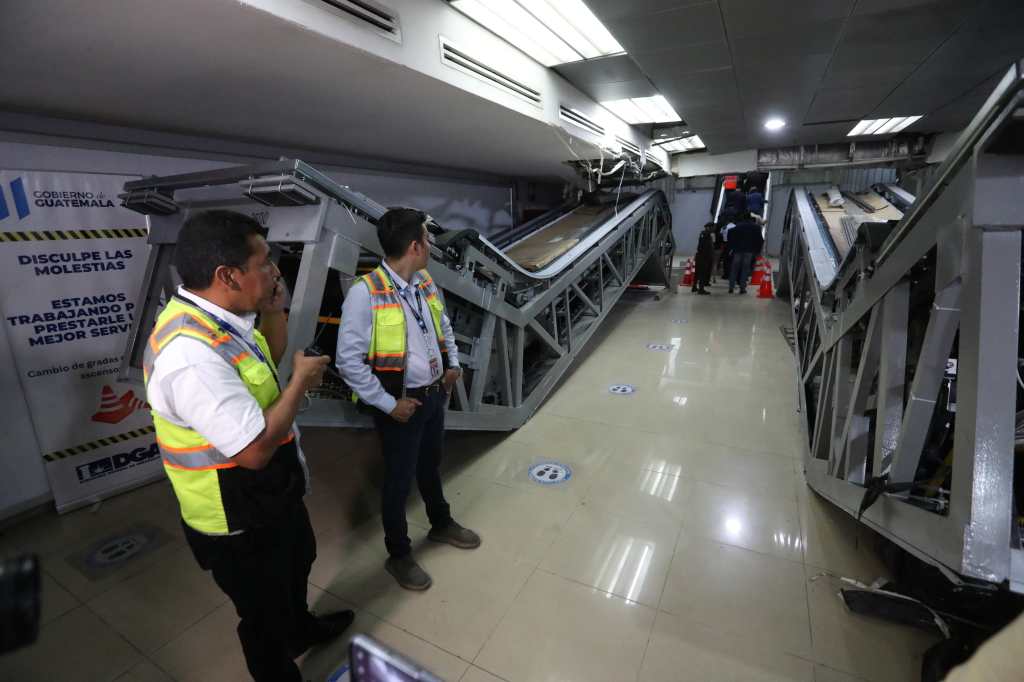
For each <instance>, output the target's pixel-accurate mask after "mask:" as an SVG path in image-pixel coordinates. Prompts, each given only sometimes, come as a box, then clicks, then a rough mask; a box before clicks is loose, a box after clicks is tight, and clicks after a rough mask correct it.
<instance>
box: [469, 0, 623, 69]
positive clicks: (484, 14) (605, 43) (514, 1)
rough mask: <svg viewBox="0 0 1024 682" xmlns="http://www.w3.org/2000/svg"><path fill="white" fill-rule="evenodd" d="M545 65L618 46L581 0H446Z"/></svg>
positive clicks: (597, 54)
mask: <svg viewBox="0 0 1024 682" xmlns="http://www.w3.org/2000/svg"><path fill="white" fill-rule="evenodd" d="M450 1H451V5H452V7H454V8H455V9H457V10H458V11H460V12H462V13H463V14H465V15H466V16H468V17H470V18H471V19H473V20H474V21H476V22H477V23H478V24H480V25H481V26H483V27H484V28H487V29H489V30H490V31H491V32H492V33H495V34H497V35H498V36H499V37H500V38H504V39H505V41H506V42H508V43H510V44H512V45H514V46H515V47H517V48H519V49H520V50H522V51H523V52H525V53H526V54H528V55H530V56H531V57H533V58H534V59H536V60H537V61H538V62H540V63H541V64H543V65H544V66H555V65H556V64H566V63H568V62H578V61H580V60H582V59H592V58H594V57H603V56H605V55H610V54H618V53H621V52H623V49H622V46H621V45H619V43H618V42H616V40H615V38H614V37H612V34H611V33H609V32H608V29H607V28H605V27H604V25H603V24H602V23H601V22H600V20H598V18H597V17H595V16H594V13H593V12H591V11H590V10H589V9H587V6H586V5H585V4H583V2H582V0H557V1H556V0H450Z"/></svg>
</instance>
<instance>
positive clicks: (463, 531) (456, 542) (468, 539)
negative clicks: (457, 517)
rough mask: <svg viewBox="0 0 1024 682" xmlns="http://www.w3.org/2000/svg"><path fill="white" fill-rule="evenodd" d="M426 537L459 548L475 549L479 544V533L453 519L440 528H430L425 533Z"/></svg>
mask: <svg viewBox="0 0 1024 682" xmlns="http://www.w3.org/2000/svg"><path fill="white" fill-rule="evenodd" d="M427 539H428V540H431V541H433V542H444V543H447V544H449V545H451V546H452V547H458V548H459V549H476V548H477V547H479V546H480V536H479V535H477V534H476V533H474V532H473V531H471V530H470V529H468V528H463V527H462V526H460V525H459V524H457V523H455V522H454V521H452V522H450V523H449V524H448V525H447V526H445V527H444V528H441V529H434V528H432V529H431V530H430V532H429V533H427Z"/></svg>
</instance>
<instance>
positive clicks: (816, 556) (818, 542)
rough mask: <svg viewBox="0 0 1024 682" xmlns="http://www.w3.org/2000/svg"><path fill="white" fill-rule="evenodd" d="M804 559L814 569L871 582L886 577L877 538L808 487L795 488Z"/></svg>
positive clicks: (886, 570) (887, 571) (872, 532)
mask: <svg viewBox="0 0 1024 682" xmlns="http://www.w3.org/2000/svg"><path fill="white" fill-rule="evenodd" d="M798 500H799V504H800V524H801V528H802V530H803V535H804V560H805V561H806V562H807V564H808V565H812V566H815V567H817V569H808V570H809V572H811V573H812V574H813V573H814V572H816V571H817V570H821V571H831V572H833V573H836V574H837V575H843V576H847V577H850V578H855V579H857V580H860V581H862V582H866V583H872V582H874V581H875V580H876V579H877V578H880V577H884V576H888V575H889V573H890V572H889V569H888V568H886V566H885V564H884V562H883V561H882V559H881V556H880V554H879V552H878V545H877V543H878V536H877V535H876V534H875V532H874V531H873V530H871V529H870V528H868V527H866V526H864V525H863V524H860V523H858V522H857V520H856V519H855V518H853V517H852V516H850V515H849V514H847V513H846V512H845V511H842V510H841V509H839V508H838V507H836V506H835V505H833V504H832V503H831V502H829V501H828V500H826V499H825V498H822V497H819V496H818V495H817V494H816V493H814V492H813V491H812V490H810V489H809V488H806V487H805V488H802V489H798Z"/></svg>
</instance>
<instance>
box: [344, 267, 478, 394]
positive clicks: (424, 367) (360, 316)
mask: <svg viewBox="0 0 1024 682" xmlns="http://www.w3.org/2000/svg"><path fill="white" fill-rule="evenodd" d="M384 268H385V269H386V270H387V273H388V276H389V277H391V282H392V284H394V285H395V289H396V290H397V292H398V296H399V298H401V299H402V301H403V304H402V311H403V312H404V313H405V339H406V344H405V347H406V362H405V386H406V388H419V387H421V386H429V385H430V384H432V383H434V382H435V381H437V380H438V379H440V378H441V375H442V374H444V360H443V358H442V357H441V351H440V349H439V347H438V344H437V334H436V332H435V331H434V322H433V320H432V319H431V315H430V306H429V305H428V304H427V299H426V296H424V295H423V294H422V293H421V294H420V296H419V297H417V296H416V295H415V292H416V291H417V287H416V285H417V284H419V283H420V281H421V280H422V277H421V276H420V274H419V273H416V274H414V275H413V282H412V284H410V283H409V282H406V281H405V280H404V279H402V278H401V277H399V276H398V275H397V274H396V273H395V271H394V270H392V269H391V268H390V267H389V266H388V265H387V264H386V263H385V264H384ZM417 299H418V301H417ZM417 305H418V306H419V307H418V312H419V314H420V315H421V317H422V319H423V321H424V322H425V323H426V326H427V331H428V333H427V334H423V333H421V331H420V325H419V322H417V321H416V317H415V315H414V313H413V312H412V311H413V308H416V306H417ZM372 330H373V310H372V309H371V307H370V289H369V288H368V287H367V286H366V284H365V282H362V281H360V282H357V283H356V284H355V286H353V287H352V288H351V289H349V291H348V293H347V294H346V295H345V302H344V303H343V304H342V306H341V329H340V330H339V331H338V348H337V351H336V354H335V362H336V364H337V366H338V371H339V372H341V375H342V377H344V378H345V383H347V384H348V385H349V387H350V388H351V389H352V390H353V391H355V392H356V394H357V395H358V396H359V399H360V400H362V401H363V402H365V403H368V404H370V405H373V406H374V407H376V408H377V409H378V410H380V411H382V412H383V413H384V414H390V413H391V411H392V410H394V409H395V405H396V404H397V402H398V401H397V400H396V399H395V398H394V396H392V395H391V394H389V393H388V392H387V391H385V390H384V387H383V386H382V385H381V383H380V379H378V378H377V377H376V376H374V374H373V371H372V370H371V369H370V366H369V365H368V364H366V356H367V354H368V353H369V352H370V332H371V331H372ZM441 332H442V333H443V334H444V345H445V348H447V349H448V362H449V364H450V365H451V366H452V367H458V366H459V347H458V345H457V344H456V343H455V332H454V331H452V324H451V321H450V320H449V319H448V315H447V314H442V315H441ZM431 357H436V358H437V371H436V372H432V371H431V367H430V358H431Z"/></svg>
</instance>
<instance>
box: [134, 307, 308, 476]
mask: <svg viewBox="0 0 1024 682" xmlns="http://www.w3.org/2000/svg"><path fill="white" fill-rule="evenodd" d="M178 295H179V296H181V297H182V298H184V299H186V300H188V301H189V302H191V303H194V304H195V305H197V306H198V307H199V308H202V309H203V310H205V311H206V312H207V313H210V314H211V315H213V316H215V317H218V318H220V319H222V320H224V321H225V322H227V323H228V324H229V325H231V326H232V327H234V329H235V331H236V332H238V334H240V335H241V337H242V340H243V341H245V342H246V343H247V344H253V345H255V343H256V338H255V336H254V335H253V329H254V325H255V322H256V315H255V313H251V314H247V315H241V316H240V315H235V314H234V313H231V312H228V311H227V310H224V309H223V308H221V307H220V306H218V305H216V304H214V303H211V302H210V301H207V300H206V299H205V298H202V297H200V296H196V295H195V294H193V293H191V292H188V291H186V290H185V289H184V288H183V287H179V288H178ZM146 399H147V400H148V401H149V404H150V406H151V407H152V408H153V410H155V411H156V413H157V414H159V415H160V416H161V417H163V418H164V419H166V420H167V421H169V422H171V423H172V424H177V425H179V426H184V427H187V428H190V429H192V430H193V431H197V432H198V433H199V434H200V435H201V436H202V437H203V438H205V439H206V440H208V441H209V442H210V444H212V445H213V446H214V447H215V448H217V450H219V451H220V452H221V453H222V454H224V455H225V456H226V457H234V456H235V455H237V454H238V453H239V452H241V451H242V450H244V449H245V447H246V446H247V445H249V444H250V443H252V442H253V441H254V440H255V439H256V438H257V437H258V436H259V435H260V434H261V433H263V429H265V428H266V420H265V419H264V418H263V410H262V409H261V408H260V405H259V403H258V402H256V398H255V397H253V395H252V393H250V392H249V389H248V388H246V386H245V383H244V382H243V381H242V377H240V376H239V374H238V371H237V370H236V369H235V368H234V367H232V366H231V365H229V364H228V363H227V362H225V361H224V359H223V358H221V357H220V356H219V355H217V353H216V351H214V350H213V349H212V348H210V347H209V346H208V345H206V344H205V343H203V342H202V341H200V340H198V339H193V338H190V337H188V336H179V337H177V338H175V339H174V341H172V342H171V343H170V344H168V346H167V347H166V348H164V350H163V351H162V352H161V353H160V355H158V356H157V358H156V362H154V363H153V373H152V374H151V375H150V377H149V383H148V384H147V386H146ZM292 431H293V433H295V445H296V449H297V452H298V457H299V462H300V463H301V464H302V468H303V469H304V470H305V469H306V462H305V457H303V455H302V450H301V448H299V447H298V446H299V442H298V436H299V431H298V428H297V427H296V426H295V425H294V424H292ZM307 474H308V471H307ZM306 481H307V488H308V484H309V483H308V482H309V476H308V475H307V476H306Z"/></svg>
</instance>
